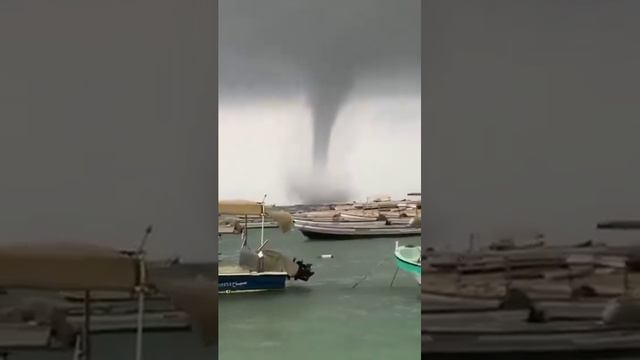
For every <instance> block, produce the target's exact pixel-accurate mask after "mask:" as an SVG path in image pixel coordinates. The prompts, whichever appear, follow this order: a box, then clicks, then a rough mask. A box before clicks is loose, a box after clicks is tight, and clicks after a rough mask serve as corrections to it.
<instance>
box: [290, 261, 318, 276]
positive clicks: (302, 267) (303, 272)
mask: <svg viewBox="0 0 640 360" xmlns="http://www.w3.org/2000/svg"><path fill="white" fill-rule="evenodd" d="M293 261H294V262H295V263H296V264H297V265H298V271H297V272H296V274H295V275H293V279H294V280H302V281H307V280H309V278H310V277H311V276H313V274H315V273H314V272H313V271H311V264H305V263H304V262H303V260H298V261H296V259H293Z"/></svg>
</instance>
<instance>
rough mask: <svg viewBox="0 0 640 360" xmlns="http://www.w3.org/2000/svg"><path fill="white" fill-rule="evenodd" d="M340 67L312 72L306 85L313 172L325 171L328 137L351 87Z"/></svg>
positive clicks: (348, 76) (346, 73)
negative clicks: (309, 109) (314, 170)
mask: <svg viewBox="0 0 640 360" xmlns="http://www.w3.org/2000/svg"><path fill="white" fill-rule="evenodd" d="M338 69H340V68H339V67H323V68H322V69H319V68H315V69H314V71H313V73H312V81H310V83H309V92H308V96H309V99H308V101H309V106H310V108H311V116H312V121H313V126H312V131H313V134H312V142H313V144H312V161H313V165H314V168H315V169H317V170H320V171H321V170H324V169H326V167H327V162H328V158H329V149H330V146H331V134H332V132H333V128H334V125H335V123H336V119H337V118H338V115H339V113H340V110H341V109H342V107H343V105H344V103H345V102H346V101H347V97H348V95H349V92H350V91H351V87H352V83H353V81H352V75H351V74H349V72H348V71H346V70H345V69H344V68H343V69H342V71H340V70H338Z"/></svg>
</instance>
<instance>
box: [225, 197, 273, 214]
mask: <svg viewBox="0 0 640 360" xmlns="http://www.w3.org/2000/svg"><path fill="white" fill-rule="evenodd" d="M218 213H219V214H220V215H262V203H260V202H255V201H247V200H222V201H219V202H218Z"/></svg>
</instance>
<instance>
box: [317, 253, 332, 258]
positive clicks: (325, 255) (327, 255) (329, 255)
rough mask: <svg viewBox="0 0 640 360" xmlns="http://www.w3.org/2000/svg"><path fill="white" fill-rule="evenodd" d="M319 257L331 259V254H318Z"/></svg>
mask: <svg viewBox="0 0 640 360" xmlns="http://www.w3.org/2000/svg"><path fill="white" fill-rule="evenodd" d="M320 258H321V259H333V255H331V254H322V255H320Z"/></svg>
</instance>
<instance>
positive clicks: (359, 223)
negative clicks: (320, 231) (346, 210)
mask: <svg viewBox="0 0 640 360" xmlns="http://www.w3.org/2000/svg"><path fill="white" fill-rule="evenodd" d="M293 224H294V226H296V225H297V226H320V227H322V226H331V227H338V228H349V227H352V228H369V227H377V226H380V227H382V226H385V225H386V224H387V222H386V221H357V222H340V221H334V222H327V221H313V220H294V221H293Z"/></svg>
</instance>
